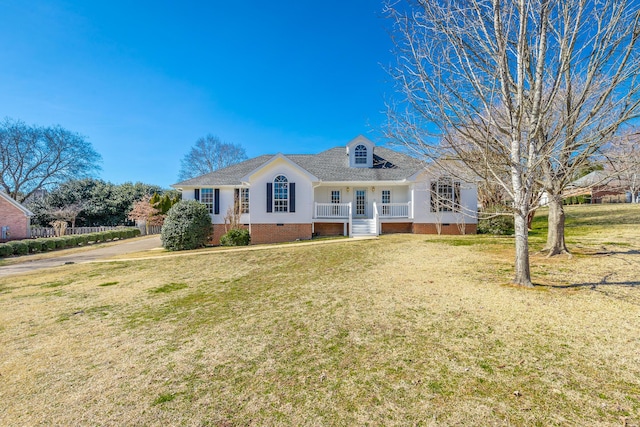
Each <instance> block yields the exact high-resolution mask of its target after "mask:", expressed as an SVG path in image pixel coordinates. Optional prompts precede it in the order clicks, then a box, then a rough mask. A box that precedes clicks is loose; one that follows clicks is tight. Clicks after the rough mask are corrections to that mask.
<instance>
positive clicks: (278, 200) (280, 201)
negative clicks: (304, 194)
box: [273, 175, 289, 212]
mask: <svg viewBox="0 0 640 427" xmlns="http://www.w3.org/2000/svg"><path fill="white" fill-rule="evenodd" d="M273 211H274V212H289V180H288V179H287V177H286V176H284V175H278V176H276V179H274V180H273Z"/></svg>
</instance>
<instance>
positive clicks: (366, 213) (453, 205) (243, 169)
mask: <svg viewBox="0 0 640 427" xmlns="http://www.w3.org/2000/svg"><path fill="white" fill-rule="evenodd" d="M172 187H174V188H176V189H179V190H181V191H182V199H183V200H199V201H200V202H202V203H204V204H205V205H206V206H207V207H208V208H209V212H210V213H211V218H212V222H213V224H214V237H213V242H214V243H218V242H219V239H220V237H221V236H222V234H224V233H225V227H224V223H225V219H224V218H225V215H227V213H228V212H229V209H233V206H234V205H235V206H236V207H237V209H238V210H239V211H240V223H242V224H243V225H244V226H245V227H246V228H248V229H249V232H250V234H251V243H253V244H259V243H275V242H285V241H294V240H305V239H311V238H312V237H313V236H330V235H345V236H350V237H354V236H355V237H357V236H361V235H378V234H381V233H420V234H423V233H436V232H438V231H440V232H442V234H462V233H467V234H470V233H475V232H476V225H477V187H476V186H475V184H469V183H464V182H460V181H458V180H455V179H452V178H450V177H447V176H435V174H434V173H433V172H430V171H429V170H427V169H425V167H424V164H423V163H422V162H420V161H419V160H417V159H415V158H413V157H410V156H407V155H405V154H401V153H398V152H396V151H393V150H390V149H387V148H383V147H376V146H375V145H374V144H373V142H371V141H370V140H368V139H367V138H365V137H363V136H358V137H357V138H355V139H354V140H352V141H351V142H349V143H348V144H347V145H346V147H336V148H332V149H330V150H327V151H324V152H322V153H319V154H314V155H310V154H308V155H300V154H297V155H283V154H276V155H263V156H260V157H256V158H253V159H249V160H246V161H244V162H242V163H238V164H236V165H233V166H229V167H227V168H224V169H220V170H217V171H214V172H211V173H209V174H206V175H202V176H199V177H196V178H193V179H189V180H186V181H183V182H180V183H177V184H174V185H172Z"/></svg>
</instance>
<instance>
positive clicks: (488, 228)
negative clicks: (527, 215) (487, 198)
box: [478, 206, 515, 236]
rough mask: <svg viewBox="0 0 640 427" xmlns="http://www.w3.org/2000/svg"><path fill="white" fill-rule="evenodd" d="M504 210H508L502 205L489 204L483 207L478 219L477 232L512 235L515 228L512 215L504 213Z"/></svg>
mask: <svg viewBox="0 0 640 427" xmlns="http://www.w3.org/2000/svg"><path fill="white" fill-rule="evenodd" d="M504 212H509V210H508V208H505V207H504V206H490V207H489V208H487V209H485V210H484V211H483V212H482V213H481V214H480V219H479V220H478V234H494V235H498V236H504V235H507V236H510V235H512V234H513V233H514V230H515V226H514V223H513V215H504ZM500 213H503V214H502V215H501V214H500Z"/></svg>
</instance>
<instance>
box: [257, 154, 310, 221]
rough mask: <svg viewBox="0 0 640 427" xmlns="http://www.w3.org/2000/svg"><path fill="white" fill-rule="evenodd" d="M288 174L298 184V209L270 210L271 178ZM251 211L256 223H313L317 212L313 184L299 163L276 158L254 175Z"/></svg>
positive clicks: (291, 180)
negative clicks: (269, 183)
mask: <svg viewBox="0 0 640 427" xmlns="http://www.w3.org/2000/svg"><path fill="white" fill-rule="evenodd" d="M278 175H284V176H286V177H287V179H288V180H289V183H292V182H294V183H295V184H296V211H295V212H267V182H273V180H274V179H275V177H276V176H278ZM250 184H251V187H250V188H251V189H250V191H249V213H250V215H251V223H252V224H309V223H311V221H312V216H313V185H312V183H311V180H310V179H309V177H308V175H307V174H306V173H305V172H304V171H303V170H301V169H300V168H298V167H295V166H294V165H292V164H291V163H289V162H287V161H285V160H283V159H276V160H274V161H273V162H272V163H270V164H268V165H267V166H266V167H264V168H263V169H261V170H259V171H258V172H256V173H255V174H253V175H252V176H251V177H250Z"/></svg>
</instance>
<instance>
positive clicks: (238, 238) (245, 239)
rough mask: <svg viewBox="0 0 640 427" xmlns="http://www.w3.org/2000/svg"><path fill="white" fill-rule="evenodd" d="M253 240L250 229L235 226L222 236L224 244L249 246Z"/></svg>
mask: <svg viewBox="0 0 640 427" xmlns="http://www.w3.org/2000/svg"><path fill="white" fill-rule="evenodd" d="M250 241H251V236H250V235H249V230H246V229H238V228H234V229H233V230H229V231H228V232H227V233H226V234H225V235H223V236H222V237H221V238H220V244H221V245H222V246H247V245H248V244H249V242H250Z"/></svg>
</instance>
